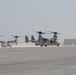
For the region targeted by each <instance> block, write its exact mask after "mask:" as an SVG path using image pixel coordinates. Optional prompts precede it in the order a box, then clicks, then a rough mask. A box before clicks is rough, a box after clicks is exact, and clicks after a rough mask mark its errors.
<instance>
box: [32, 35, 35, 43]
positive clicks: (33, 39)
mask: <svg viewBox="0 0 76 75" xmlns="http://www.w3.org/2000/svg"><path fill="white" fill-rule="evenodd" d="M31 42H32V43H34V42H35V38H34V36H33V35H32V36H31Z"/></svg>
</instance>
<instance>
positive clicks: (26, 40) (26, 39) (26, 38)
mask: <svg viewBox="0 0 76 75" xmlns="http://www.w3.org/2000/svg"><path fill="white" fill-rule="evenodd" d="M28 42H29V39H28V36H27V35H26V36H25V43H28Z"/></svg>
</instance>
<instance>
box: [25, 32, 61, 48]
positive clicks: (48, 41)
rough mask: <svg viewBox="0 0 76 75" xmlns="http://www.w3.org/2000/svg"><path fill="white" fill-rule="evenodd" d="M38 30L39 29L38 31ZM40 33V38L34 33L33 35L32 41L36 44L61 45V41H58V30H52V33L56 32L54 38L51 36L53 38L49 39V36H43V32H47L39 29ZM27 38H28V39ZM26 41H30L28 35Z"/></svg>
mask: <svg viewBox="0 0 76 75" xmlns="http://www.w3.org/2000/svg"><path fill="white" fill-rule="evenodd" d="M36 32H37V31H36ZM37 33H38V34H39V35H38V40H35V38H34V36H33V35H32V36H31V40H30V41H31V42H32V43H35V45H40V46H41V47H42V46H43V45H44V46H45V47H47V45H57V46H59V45H60V43H58V42H57V34H58V33H57V32H51V33H53V34H54V36H53V38H51V39H48V38H43V37H42V34H46V33H44V32H41V31H39V32H37ZM26 38H27V39H26ZM25 40H26V41H25V42H27V43H28V42H29V39H28V36H26V37H25Z"/></svg>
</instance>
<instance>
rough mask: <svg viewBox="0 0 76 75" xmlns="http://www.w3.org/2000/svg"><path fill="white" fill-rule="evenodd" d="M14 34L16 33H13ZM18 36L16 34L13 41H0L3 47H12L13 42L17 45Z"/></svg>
mask: <svg viewBox="0 0 76 75" xmlns="http://www.w3.org/2000/svg"><path fill="white" fill-rule="evenodd" d="M13 36H14V35H13ZM18 37H19V36H14V38H15V40H11V41H0V43H1V46H2V47H7V46H8V47H12V45H11V44H12V43H15V44H16V45H17V44H18Z"/></svg>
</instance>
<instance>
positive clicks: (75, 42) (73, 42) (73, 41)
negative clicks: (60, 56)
mask: <svg viewBox="0 0 76 75" xmlns="http://www.w3.org/2000/svg"><path fill="white" fill-rule="evenodd" d="M64 45H76V39H64Z"/></svg>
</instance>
